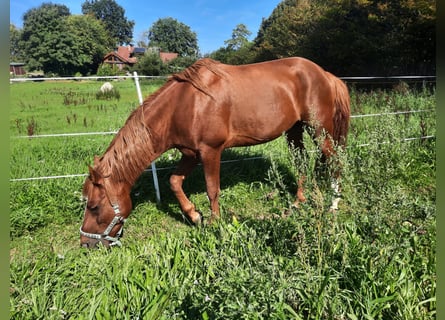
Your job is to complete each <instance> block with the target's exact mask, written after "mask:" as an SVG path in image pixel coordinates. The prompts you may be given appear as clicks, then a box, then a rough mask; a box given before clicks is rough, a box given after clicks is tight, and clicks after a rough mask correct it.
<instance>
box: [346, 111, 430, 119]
mask: <svg viewBox="0 0 445 320" xmlns="http://www.w3.org/2000/svg"><path fill="white" fill-rule="evenodd" d="M432 111H435V109H424V110H407V111H395V112H386V113H370V114H357V115H352V116H350V118H366V117H377V116H388V115H397V114H409V113H419V112H432Z"/></svg>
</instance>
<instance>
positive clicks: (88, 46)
mask: <svg viewBox="0 0 445 320" xmlns="http://www.w3.org/2000/svg"><path fill="white" fill-rule="evenodd" d="M66 23H67V27H68V29H69V30H70V32H71V34H72V35H73V37H74V38H75V39H76V41H75V44H74V47H73V48H72V49H73V51H74V52H75V53H76V54H75V58H74V59H73V60H72V61H71V64H72V69H73V70H76V72H80V73H82V74H84V75H86V74H89V73H93V72H96V70H97V68H98V66H99V64H100V63H101V62H102V59H103V57H104V55H105V54H106V53H107V52H108V51H110V50H111V49H112V48H113V46H114V41H113V39H111V38H110V36H109V35H108V33H107V31H106V30H105V26H104V25H103V24H102V22H101V21H99V20H97V19H96V18H94V17H92V16H90V15H73V16H69V17H67V19H66Z"/></svg>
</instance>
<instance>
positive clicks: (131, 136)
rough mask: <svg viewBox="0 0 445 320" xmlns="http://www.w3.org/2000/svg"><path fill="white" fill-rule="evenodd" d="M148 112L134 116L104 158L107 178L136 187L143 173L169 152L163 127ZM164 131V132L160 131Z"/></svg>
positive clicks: (104, 169)
mask: <svg viewBox="0 0 445 320" xmlns="http://www.w3.org/2000/svg"><path fill="white" fill-rule="evenodd" d="M152 118H153V117H152V116H150V113H149V112H148V113H147V112H137V113H136V114H132V115H131V116H130V117H129V119H128V120H127V122H126V124H125V125H124V127H122V128H121V130H119V132H118V134H117V135H116V137H115V138H114V140H113V141H112V142H111V144H110V146H109V147H108V149H107V151H106V152H105V153H104V155H103V156H102V158H101V163H102V166H103V169H102V171H103V172H104V174H109V175H110V176H111V178H112V180H114V181H122V182H125V183H127V184H129V185H133V184H134V182H135V181H136V179H137V178H138V177H139V176H140V175H141V174H142V172H143V171H144V170H145V169H146V168H147V167H148V166H149V165H150V163H151V162H153V161H154V160H156V159H157V158H158V157H159V156H160V155H161V154H162V153H164V152H165V151H166V150H167V149H168V146H167V143H166V141H167V140H166V135H165V134H163V132H162V129H163V128H162V127H159V128H158V127H157V123H158V122H157V121H153V119H152ZM159 130H161V131H159Z"/></svg>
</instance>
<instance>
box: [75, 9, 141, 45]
mask: <svg viewBox="0 0 445 320" xmlns="http://www.w3.org/2000/svg"><path fill="white" fill-rule="evenodd" d="M82 13H83V14H85V15H93V16H94V17H95V18H96V19H98V20H100V21H102V23H103V24H104V25H105V28H106V30H108V32H109V35H110V37H111V38H113V39H115V42H116V44H119V45H123V44H129V43H130V42H131V41H132V38H133V27H134V21H133V20H127V18H126V17H125V10H124V8H122V7H121V6H120V5H118V4H117V3H116V1H114V0H90V1H89V0H87V1H85V2H84V3H83V4H82Z"/></svg>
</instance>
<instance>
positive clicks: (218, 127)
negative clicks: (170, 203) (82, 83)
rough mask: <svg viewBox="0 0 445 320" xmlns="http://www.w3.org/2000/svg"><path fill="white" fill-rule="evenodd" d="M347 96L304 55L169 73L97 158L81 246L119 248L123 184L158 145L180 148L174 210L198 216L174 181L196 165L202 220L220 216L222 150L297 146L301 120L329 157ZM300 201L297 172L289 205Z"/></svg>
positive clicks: (342, 129)
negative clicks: (277, 143) (281, 142)
mask: <svg viewBox="0 0 445 320" xmlns="http://www.w3.org/2000/svg"><path fill="white" fill-rule="evenodd" d="M349 115H350V108H349V93H348V89H347V87H346V85H345V84H344V83H343V82H342V81H341V80H340V79H338V78H336V77H335V76H334V75H332V74H330V73H329V72H326V71H324V70H323V69H322V68H321V67H319V66H318V65H316V64H315V63H313V62H311V61H309V60H306V59H304V58H286V59H280V60H274V61H268V62H262V63H255V64H249V65H242V66H231V65H226V64H222V63H219V62H217V61H213V60H211V59H202V60H199V61H197V62H196V63H195V64H193V65H192V66H190V67H189V68H187V69H185V70H184V71H183V72H181V73H179V74H175V75H173V76H172V77H171V78H170V79H169V80H168V82H167V83H166V84H165V85H164V86H162V87H161V88H160V89H159V90H158V91H157V92H155V93H154V94H152V95H151V96H149V97H148V98H147V99H146V100H145V101H144V102H143V104H142V105H141V106H140V107H138V108H137V109H136V110H134V111H133V112H132V114H131V115H130V116H129V118H128V119H127V121H126V123H125V125H124V126H123V127H122V128H121V129H120V130H119V132H118V133H117V135H116V136H115V137H114V139H113V141H112V142H111V144H110V145H109V147H108V149H107V150H106V151H105V153H104V154H103V155H102V156H101V157H100V158H98V157H95V160H94V166H93V167H89V176H88V178H87V179H86V181H85V183H84V186H83V196H84V198H85V199H86V208H85V214H84V220H83V224H82V226H81V228H80V233H81V244H82V246H84V247H93V246H95V245H96V244H97V243H99V242H102V243H103V244H104V245H105V246H110V245H120V242H119V237H120V235H121V232H122V227H123V223H124V221H125V219H126V218H127V217H128V216H129V214H130V211H131V210H132V204H131V199H130V191H131V188H132V186H133V184H134V183H135V181H136V179H137V178H138V177H139V176H140V175H141V173H142V172H143V171H144V169H146V168H147V166H148V165H149V164H150V163H151V162H152V161H154V160H155V159H156V158H158V157H159V156H160V155H161V154H162V153H164V152H165V151H167V150H169V149H172V148H176V149H178V150H179V151H180V152H181V153H182V158H181V160H180V162H179V165H178V167H177V169H176V170H175V171H174V173H173V174H172V176H171V178H170V185H171V190H172V191H173V193H174V194H175V196H176V198H177V199H178V201H179V204H180V206H181V210H182V212H183V213H184V214H185V216H186V217H187V218H188V219H189V220H190V221H191V222H193V223H195V224H199V223H201V221H202V216H201V214H200V213H199V212H198V211H197V210H196V209H195V206H194V205H193V204H192V203H191V202H190V200H189V199H188V198H187V196H186V195H185V193H184V191H183V189H182V184H183V181H184V179H185V178H186V177H187V176H188V175H189V174H190V172H191V171H192V170H193V168H195V167H196V166H197V165H198V163H202V165H203V170H204V175H205V183H206V188H207V195H208V198H209V201H210V208H211V217H210V220H212V219H214V218H216V217H218V216H219V204H218V197H219V194H220V159H221V153H222V151H223V150H224V149H226V148H231V147H237V146H249V145H255V144H260V143H264V142H268V141H271V140H273V139H275V138H277V137H280V136H281V135H282V134H283V133H286V136H287V139H288V141H289V142H290V143H291V144H293V145H295V146H297V147H302V136H303V127H304V125H305V124H309V125H313V126H314V127H315V134H316V135H320V134H322V132H326V133H327V135H324V136H325V138H324V140H323V142H322V143H321V149H322V152H323V154H324V156H326V157H329V156H330V155H332V154H333V153H335V151H334V146H335V145H336V144H338V145H340V146H344V145H345V143H346V136H347V132H348V128H349ZM298 201H304V195H303V191H302V183H301V179H300V182H299V183H298V192H297V202H298Z"/></svg>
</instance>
